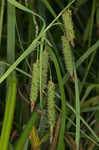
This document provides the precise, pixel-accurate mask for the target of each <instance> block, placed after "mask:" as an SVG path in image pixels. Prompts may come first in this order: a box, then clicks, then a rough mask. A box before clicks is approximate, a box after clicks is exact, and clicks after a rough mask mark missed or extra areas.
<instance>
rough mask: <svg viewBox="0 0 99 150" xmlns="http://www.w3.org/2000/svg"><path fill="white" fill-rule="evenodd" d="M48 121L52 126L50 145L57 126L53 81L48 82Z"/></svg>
mask: <svg viewBox="0 0 99 150" xmlns="http://www.w3.org/2000/svg"><path fill="white" fill-rule="evenodd" d="M48 120H49V125H50V143H52V139H53V128H54V125H55V85H54V83H53V82H52V81H51V80H50V81H49V82H48Z"/></svg>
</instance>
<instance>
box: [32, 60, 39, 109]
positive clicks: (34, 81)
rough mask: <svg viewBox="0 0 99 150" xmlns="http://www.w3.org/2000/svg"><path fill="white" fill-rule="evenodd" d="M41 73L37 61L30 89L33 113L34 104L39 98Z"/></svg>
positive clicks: (34, 65)
mask: <svg viewBox="0 0 99 150" xmlns="http://www.w3.org/2000/svg"><path fill="white" fill-rule="evenodd" d="M39 72H40V67H39V61H37V62H36V63H35V64H33V73H32V83H31V89H30V100H31V111H33V109H34V104H35V102H36V99H37V97H38V91H39V81H40V79H39V78H40V74H39Z"/></svg>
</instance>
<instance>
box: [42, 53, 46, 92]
mask: <svg viewBox="0 0 99 150" xmlns="http://www.w3.org/2000/svg"><path fill="white" fill-rule="evenodd" d="M47 72H48V52H47V51H43V56H42V79H41V80H42V83H41V84H42V91H43V90H44V89H45V88H46V82H47Z"/></svg>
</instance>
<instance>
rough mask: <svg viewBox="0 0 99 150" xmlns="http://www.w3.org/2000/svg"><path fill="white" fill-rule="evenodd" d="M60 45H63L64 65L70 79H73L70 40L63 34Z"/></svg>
mask: <svg viewBox="0 0 99 150" xmlns="http://www.w3.org/2000/svg"><path fill="white" fill-rule="evenodd" d="M62 45H63V54H64V61H65V66H66V69H67V71H68V72H69V74H70V76H71V79H72V80H73V79H74V78H73V55H72V51H71V45H70V42H69V41H68V40H67V39H66V37H65V36H62Z"/></svg>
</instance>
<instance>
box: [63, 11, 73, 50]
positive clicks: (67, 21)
mask: <svg viewBox="0 0 99 150" xmlns="http://www.w3.org/2000/svg"><path fill="white" fill-rule="evenodd" d="M62 19H63V23H64V29H65V34H66V38H67V39H68V40H69V41H70V42H71V45H72V46H73V47H74V42H73V40H74V38H75V33H74V29H73V22H72V13H71V10H69V9H68V10H66V11H65V12H64V13H63V15H62Z"/></svg>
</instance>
